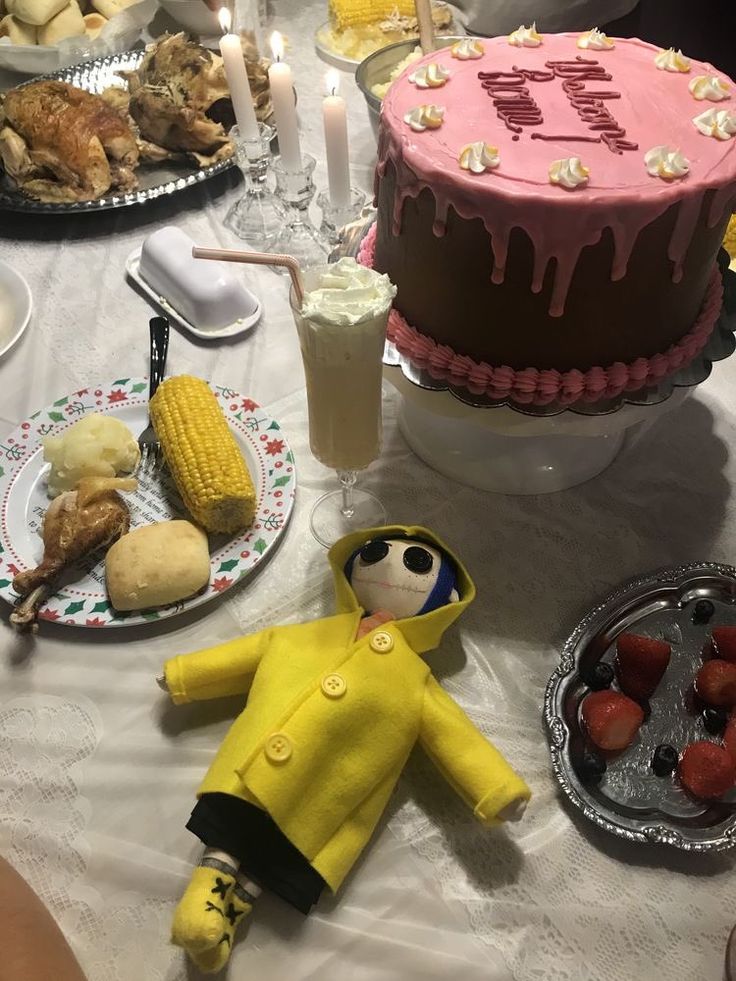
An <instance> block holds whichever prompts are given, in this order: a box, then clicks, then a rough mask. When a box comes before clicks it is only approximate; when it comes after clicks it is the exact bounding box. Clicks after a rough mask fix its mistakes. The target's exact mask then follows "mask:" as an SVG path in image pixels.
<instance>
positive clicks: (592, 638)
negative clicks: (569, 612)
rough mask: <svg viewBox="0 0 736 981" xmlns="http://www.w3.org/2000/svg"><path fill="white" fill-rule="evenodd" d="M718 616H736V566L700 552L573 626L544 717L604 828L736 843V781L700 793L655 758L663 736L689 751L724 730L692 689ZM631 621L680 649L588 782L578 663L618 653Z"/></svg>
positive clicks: (568, 790) (573, 789) (578, 802)
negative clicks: (712, 797) (701, 557)
mask: <svg viewBox="0 0 736 981" xmlns="http://www.w3.org/2000/svg"><path fill="white" fill-rule="evenodd" d="M699 599H709V600H710V601H711V602H712V603H713V605H714V606H715V613H714V615H713V618H712V620H711V621H710V623H707V624H694V623H693V622H692V614H693V609H694V606H695V603H696V601H697V600H699ZM719 625H727V626H731V625H736V569H734V568H733V567H732V566H727V565H716V564H714V563H712V562H699V563H695V564H693V565H686V566H679V567H677V568H674V569H665V570H663V571H660V572H657V573H653V574H652V575H649V576H645V577H643V578H639V579H634V580H633V581H631V582H629V583H627V584H626V585H625V586H623V587H622V588H621V589H619V590H617V591H616V592H615V593H612V594H611V595H610V596H609V597H608V598H607V599H606V600H605V601H604V602H603V603H601V605H600V606H597V607H596V608H595V609H594V610H591V612H590V613H588V615H587V616H585V617H584V618H583V620H581V622H580V623H579V624H578V626H577V627H576V628H575V630H574V631H573V632H572V634H571V635H570V638H569V639H568V641H567V643H566V644H565V647H564V649H563V651H562V656H561V658H560V663H559V665H558V667H557V668H556V670H555V671H554V673H553V674H552V677H551V678H550V680H549V683H548V685H547V690H546V693H545V699H544V720H545V723H546V727H547V735H548V739H549V744H550V753H551V755H552V766H553V768H554V772H555V776H556V777H557V779H558V781H559V783H560V786H561V787H562V790H563V792H564V794H565V795H566V796H567V798H568V799H569V800H570V801H571V803H572V804H574V805H575V807H577V808H579V810H580V811H581V812H582V813H583V815H584V816H585V817H586V818H587V819H588V820H589V821H592V822H593V823H594V824H596V825H598V827H599V828H603V830H604V831H609V832H611V833H612V834H615V835H618V836H619V837H620V838H625V839H627V840H628V841H631V842H640V843H649V844H651V843H657V844H663V845H669V846H672V847H674V848H678V849H682V850H684V851H692V852H706V851H713V852H715V851H723V850H725V849H727V848H733V847H734V845H736V790H731V791H729V793H728V794H726V795H725V797H724V798H723V799H722V800H719V801H710V802H709V801H697V800H695V799H694V798H692V797H690V796H689V795H688V794H687V793H686V792H685V791H684V790H683V789H682V788H681V787H680V785H679V782H678V780H677V778H676V777H675V776H669V777H657V776H655V774H654V773H653V771H652V769H651V766H650V762H651V759H652V754H653V753H654V749H655V747H656V746H658V745H659V744H660V743H667V744H669V745H672V746H674V747H675V749H677V750H678V751H680V752H681V751H682V750H683V749H684V748H685V746H686V745H687V744H688V743H690V742H694V741H696V740H699V739H710V740H713V741H718V739H719V737H718V736H712V735H710V734H709V733H708V732H707V731H706V730H705V729H704V728H703V726H702V723H701V721H700V712H699V706H698V705H697V704H696V700H695V698H694V695H693V680H694V678H695V675H696V673H697V671H698V668H699V667H700V665H701V664H702V656H701V651H702V649H703V646H704V644H705V642H706V640H707V638H708V636H709V634H710V631H711V629H712V628H713V627H714V626H719ZM624 630H629V631H633V632H635V633H641V634H644V635H645V636H649V637H656V638H658V639H660V640H666V641H667V642H668V643H669V644H671V645H672V657H671V660H670V664H669V667H668V669H667V672H666V674H665V676H664V678H663V679H662V681H661V682H660V683H659V686H658V688H657V690H656V692H655V693H654V695H653V696H652V699H651V701H650V708H651V713H650V715H649V716H648V718H646V719H645V722H644V724H643V725H642V727H641V729H640V730H639V733H638V735H637V737H636V739H635V741H634V742H633V743H632V745H631V746H630V747H629V748H628V749H627V750H624V751H623V752H622V753H620V754H617V755H615V756H611V757H609V759H608V761H607V762H608V769H607V770H606V773H605V774H604V775H603V777H602V779H601V780H600V782H599V783H594V782H587V781H584V780H583V779H581V777H580V776H579V775H578V766H579V761H580V759H581V755H582V751H583V748H584V746H585V745H586V742H585V735H584V732H583V729H582V726H581V721H580V703H581V702H582V700H583V698H584V697H585V695H586V694H587V693H588V691H589V689H588V688H587V687H586V686H585V684H584V683H583V681H582V680H581V678H580V674H579V671H580V667H581V665H582V666H583V667H587V666H589V665H590V664H593V663H595V662H596V661H600V660H603V661H608V662H612V660H613V656H614V653H615V640H616V637H617V636H618V634H619V633H621V632H622V631H624Z"/></svg>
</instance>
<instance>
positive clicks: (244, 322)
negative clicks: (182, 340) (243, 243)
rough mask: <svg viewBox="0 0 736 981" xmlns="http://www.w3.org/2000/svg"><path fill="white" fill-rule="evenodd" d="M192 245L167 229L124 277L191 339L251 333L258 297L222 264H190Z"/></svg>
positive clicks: (134, 258) (131, 260)
mask: <svg viewBox="0 0 736 981" xmlns="http://www.w3.org/2000/svg"><path fill="white" fill-rule="evenodd" d="M194 244H195V243H194V242H193V241H192V239H190V238H189V236H188V235H186V234H185V233H184V232H183V231H181V229H179V228H175V227H174V226H173V225H166V226H165V227H164V228H160V229H159V230H158V231H157V232H154V233H153V234H152V235H149V236H148V238H147V239H146V240H145V241H144V242H143V246H142V248H140V249H136V250H135V251H134V252H132V253H131V254H130V255H129V256H128V259H127V262H126V264H125V267H126V270H127V272H128V275H129V276H130V277H131V278H132V279H133V280H135V282H136V283H138V285H139V286H140V287H141V288H142V289H143V290H144V292H145V293H147V294H148V296H150V297H151V298H152V299H153V300H155V302H156V303H158V304H159V306H161V307H162V308H163V309H164V310H165V311H166V313H167V314H168V315H169V316H170V317H172V318H173V319H175V320H176V321H178V323H180V324H181V325H182V326H183V327H184V328H185V329H186V330H188V331H190V333H192V334H194V335H195V336H196V337H203V338H208V339H215V338H220V337H233V336H234V335H236V334H241V333H243V332H244V331H247V330H250V328H251V327H253V325H254V324H255V323H257V321H258V319H259V318H260V315H261V304H260V302H259V301H258V298H257V297H255V296H254V295H253V293H251V292H250V290H248V289H246V288H245V286H243V285H242V283H240V282H239V280H238V278H237V276H236V275H235V274H234V273H233V271H232V270H231V269H229V268H228V267H227V266H226V265H225V263H221V262H205V261H204V260H202V259H195V258H194V257H193V256H192V247H193V246H194Z"/></svg>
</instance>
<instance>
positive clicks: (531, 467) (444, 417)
mask: <svg viewBox="0 0 736 981" xmlns="http://www.w3.org/2000/svg"><path fill="white" fill-rule="evenodd" d="M384 376H385V377H386V379H387V380H388V381H389V382H391V384H392V385H394V386H395V387H396V388H397V389H398V391H399V392H400V394H401V407H400V410H399V427H400V429H401V432H402V433H403V435H404V438H405V439H406V441H407V443H408V444H409V446H410V447H411V448H412V450H413V451H414V452H415V453H416V454H417V456H418V457H420V458H421V459H422V460H424V462H425V463H427V464H428V465H429V466H430V467H432V468H433V469H434V470H437V471H439V472H440V473H442V474H444V475H445V476H446V477H450V478H452V479H453V480H457V481H458V482H459V483H461V484H468V485H469V486H471V487H478V488H480V489H481V490H488V491H494V492H495V493H497V494H549V493H552V492H553V491H559V490H564V489H565V488H566V487H574V486H575V485H576V484H582V483H583V482H584V481H586V480H590V479H591V478H592V477H595V476H597V475H598V474H599V473H601V472H602V471H603V470H605V469H606V467H607V466H609V465H610V464H611V463H612V462H613V460H614V459H615V458H616V457H617V456H618V454H619V453H620V452H621V450H622V449H623V448H624V447H625V446H629V445H631V444H632V443H633V442H634V441H635V440H637V439H638V438H639V437H640V436H641V435H642V434H643V433H644V432H645V431H646V429H648V428H649V426H651V425H652V423H654V422H655V420H656V419H659V418H660V417H661V416H662V415H664V414H665V413H666V412H669V411H670V410H671V409H674V408H676V407H677V406H679V405H681V404H682V402H683V401H684V400H685V399H686V398H687V397H688V395H689V394H690V392H691V391H692V388H679V389H676V390H675V391H674V392H673V393H672V395H671V396H670V397H669V398H667V399H666V400H665V401H663V402H660V403H659V404H656V405H624V406H622V407H621V409H619V410H618V411H616V412H613V413H611V414H610V415H600V416H583V415H577V414H576V413H573V412H563V413H560V414H559V415H556V416H549V417H537V416H527V415H523V414H522V413H520V412H518V411H517V410H516V409H510V408H508V407H507V406H497V407H494V408H488V409H481V408H477V407H475V406H471V405H466V404H464V403H462V402H460V401H458V400H457V399H456V398H454V397H453V396H452V395H451V394H450V393H449V392H447V391H444V392H442V391H431V390H428V389H422V388H420V387H419V386H417V385H415V384H414V383H413V382H410V381H409V380H408V379H407V378H406V377H405V375H404V374H403V373H402V371H401V368H399V367H398V366H393V367H392V366H385V367H384Z"/></svg>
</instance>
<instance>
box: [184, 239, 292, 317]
mask: <svg viewBox="0 0 736 981" xmlns="http://www.w3.org/2000/svg"><path fill="white" fill-rule="evenodd" d="M192 255H193V256H194V258H195V259H215V260H217V261H218V262H247V263H251V264H252V265H254V266H283V267H284V268H285V269H288V270H289V275H290V276H291V284H292V286H293V287H294V296H295V297H296V302H297V304H298V306H299V309H301V306H302V303H303V302H304V283H303V282H302V272H301V269H300V268H299V263H298V262H297V261H296V259H295V258H294V256H293V255H283V254H281V253H280V252H276V253H272V252H240V251H238V250H234V249H233V250H230V249H200V248H198V247H197V246H196V245H195V246H194V247H193V248H192Z"/></svg>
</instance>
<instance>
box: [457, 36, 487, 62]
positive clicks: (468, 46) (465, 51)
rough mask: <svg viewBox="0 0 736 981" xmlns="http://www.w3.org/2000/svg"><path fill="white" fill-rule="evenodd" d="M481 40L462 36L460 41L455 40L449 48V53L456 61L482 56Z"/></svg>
mask: <svg viewBox="0 0 736 981" xmlns="http://www.w3.org/2000/svg"><path fill="white" fill-rule="evenodd" d="M485 50H486V49H485V48H484V47H483V42H482V41H479V40H478V39H477V38H475V37H464V38H463V39H462V41H456V42H455V44H453V45H452V47H451V48H450V54H451V55H452V57H453V58H457V59H458V61H474V60H476V59H477V58H482V57H483V54H484V52H485Z"/></svg>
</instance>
